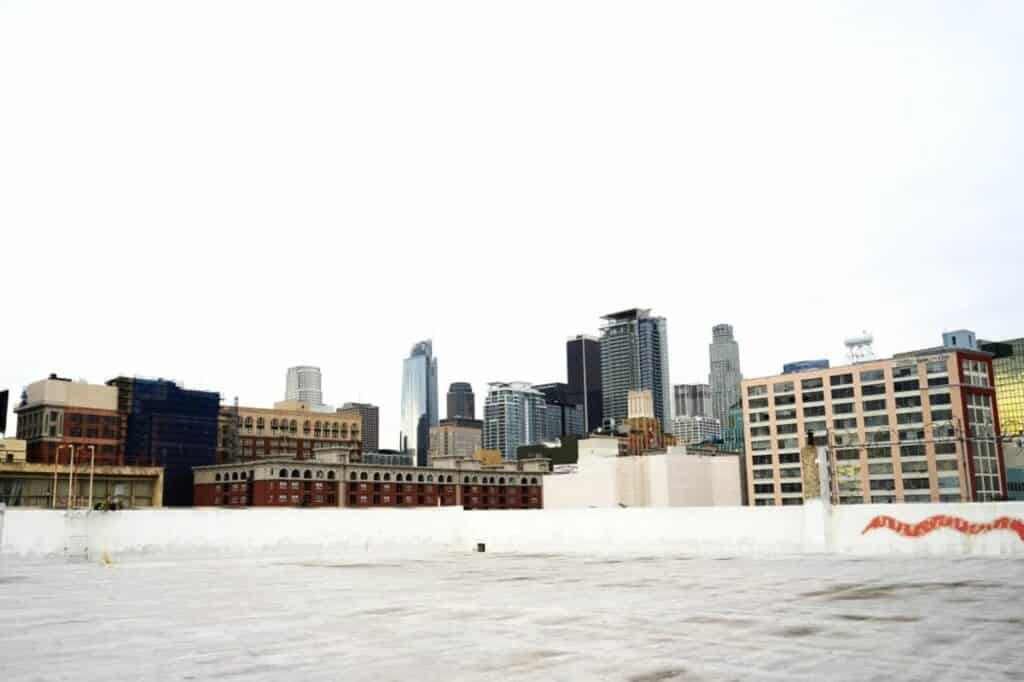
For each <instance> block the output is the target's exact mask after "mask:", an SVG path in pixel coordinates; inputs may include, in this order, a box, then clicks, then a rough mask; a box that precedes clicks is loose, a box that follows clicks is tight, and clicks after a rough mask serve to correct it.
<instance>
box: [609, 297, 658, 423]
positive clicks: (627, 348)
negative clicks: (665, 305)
mask: <svg viewBox="0 0 1024 682" xmlns="http://www.w3.org/2000/svg"><path fill="white" fill-rule="evenodd" d="M602 319H603V320H605V326H604V327H602V328H601V391H602V403H603V412H604V418H605V419H614V420H615V421H616V422H623V421H625V419H626V417H628V416H629V415H628V411H629V392H630V391H643V390H647V391H650V392H651V395H652V397H653V399H654V416H655V417H657V418H658V420H659V421H660V422H661V429H662V430H663V431H665V430H668V429H670V428H671V424H670V421H671V416H672V414H671V413H672V404H671V400H672V387H671V384H670V383H669V375H668V332H667V330H666V326H665V318H664V317H651V311H650V310H641V309H639V308H633V309H631V310H623V311H622V312H618V313H612V314H611V315H605V316H604V317H603V318H602Z"/></svg>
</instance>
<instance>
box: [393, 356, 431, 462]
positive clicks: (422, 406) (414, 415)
mask: <svg viewBox="0 0 1024 682" xmlns="http://www.w3.org/2000/svg"><path fill="white" fill-rule="evenodd" d="M437 422H438V411H437V358H435V357H434V346H433V343H432V342H431V341H430V339H427V340H426V341H420V342H419V343H416V344H414V345H413V347H412V350H411V351H409V357H407V358H406V359H405V360H404V361H403V363H402V422H401V432H400V433H399V436H398V449H399V450H401V451H402V452H410V453H414V454H415V455H416V466H427V464H428V453H429V450H430V427H431V426H437Z"/></svg>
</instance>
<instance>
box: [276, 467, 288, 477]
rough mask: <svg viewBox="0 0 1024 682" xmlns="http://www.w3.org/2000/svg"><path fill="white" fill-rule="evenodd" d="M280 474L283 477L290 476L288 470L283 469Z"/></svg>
mask: <svg viewBox="0 0 1024 682" xmlns="http://www.w3.org/2000/svg"><path fill="white" fill-rule="evenodd" d="M278 476H280V477H281V478H288V470H287V469H281V473H279V474H278Z"/></svg>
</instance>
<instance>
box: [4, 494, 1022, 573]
mask: <svg viewBox="0 0 1024 682" xmlns="http://www.w3.org/2000/svg"><path fill="white" fill-rule="evenodd" d="M477 543H484V544H485V545H486V548H487V551H489V552H546V553H547V552H550V553H608V554H634V555H638V554H680V555H705V554H711V555H723V554H724V555H749V556H770V555H783V554H784V555H793V554H809V553H837V554H856V555H893V554H907V555H924V556H928V555H943V556H952V555H989V556H991V555H1015V556H1020V557H1024V503H1021V502H1007V503H993V504H934V505H916V504H913V505H911V504H903V505H850V506H842V507H833V508H831V509H827V508H825V507H823V506H822V505H821V504H820V503H818V502H816V501H811V502H809V503H808V504H807V505H804V506H793V507H680V508H671V507H670V508H630V509H614V508H613V509H548V510H509V511H469V512H467V511H462V510H461V508H458V507H449V508H440V509H438V508H428V509H246V510H229V509H158V510H139V511H119V512H70V513H65V512H61V511H42V510H20V509H7V510H4V511H0V554H10V555H36V556H60V555H64V554H71V555H85V554H87V555H88V556H89V557H90V558H94V559H101V558H103V557H104V556H107V557H111V558H117V557H124V556H131V555H137V554H173V555H183V554H184V555H195V556H202V555H208V554H215V553H231V554H237V553H249V552H265V551H271V550H287V549H289V548H295V549H296V550H299V549H323V550H330V549H340V550H352V551H375V550H381V551H384V550H402V551H405V552H409V551H412V552H421V551H422V552H426V551H436V550H439V549H440V550H448V551H467V550H470V549H472V548H474V547H476V545H477Z"/></svg>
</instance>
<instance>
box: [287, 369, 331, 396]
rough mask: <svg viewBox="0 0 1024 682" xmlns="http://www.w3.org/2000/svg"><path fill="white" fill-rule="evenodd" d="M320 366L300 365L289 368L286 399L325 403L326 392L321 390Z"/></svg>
mask: <svg viewBox="0 0 1024 682" xmlns="http://www.w3.org/2000/svg"><path fill="white" fill-rule="evenodd" d="M320 381H321V377H320V368H319V367H311V366H310V365H299V366H297V367H289V368H288V378H287V382H286V384H285V390H284V399H285V400H298V401H300V402H304V403H309V404H310V405H323V404H324V394H323V391H321V390H320Z"/></svg>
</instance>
